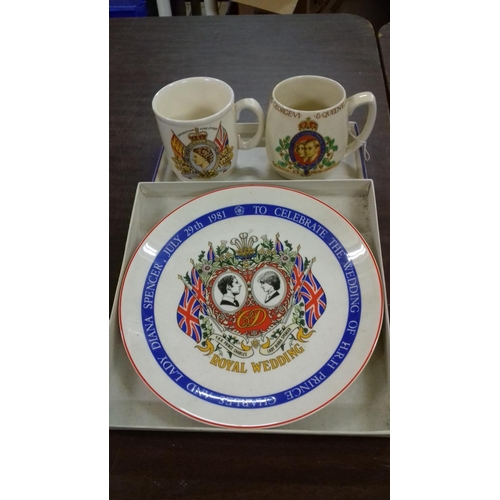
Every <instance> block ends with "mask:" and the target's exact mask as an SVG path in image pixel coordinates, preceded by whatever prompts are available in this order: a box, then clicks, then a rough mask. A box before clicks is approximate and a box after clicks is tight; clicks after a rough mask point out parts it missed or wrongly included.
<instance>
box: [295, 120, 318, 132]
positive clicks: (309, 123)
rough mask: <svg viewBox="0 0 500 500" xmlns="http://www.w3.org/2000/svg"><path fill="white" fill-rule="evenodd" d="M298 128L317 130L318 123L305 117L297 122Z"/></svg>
mask: <svg viewBox="0 0 500 500" xmlns="http://www.w3.org/2000/svg"><path fill="white" fill-rule="evenodd" d="M299 130H318V124H317V123H316V122H315V121H313V120H311V119H310V118H306V119H305V120H304V121H302V122H300V123H299Z"/></svg>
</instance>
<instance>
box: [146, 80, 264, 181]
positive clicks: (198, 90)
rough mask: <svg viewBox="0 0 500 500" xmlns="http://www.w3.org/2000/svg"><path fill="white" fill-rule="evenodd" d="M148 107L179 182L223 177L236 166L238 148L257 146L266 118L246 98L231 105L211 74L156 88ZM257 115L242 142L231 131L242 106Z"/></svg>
mask: <svg viewBox="0 0 500 500" xmlns="http://www.w3.org/2000/svg"><path fill="white" fill-rule="evenodd" d="M152 106H153V111H154V113H155V116H156V121H157V123H158V129H159V131H160V135H161V138H162V142H163V146H164V148H165V152H166V154H167V159H168V162H169V163H170V164H171V166H172V170H173V171H174V172H175V174H176V175H177V177H178V178H179V179H180V180H182V181H199V180H201V181H203V180H218V181H219V180H223V179H225V178H226V177H229V176H230V175H231V174H232V172H233V171H234V169H235V168H236V162H237V159H238V149H251V148H254V147H256V146H257V145H258V144H259V142H260V140H261V139H262V135H263V132H264V125H265V117H264V112H263V110H262V107H261V106H260V104H259V103H258V102H257V101H256V100H255V99H251V98H247V99H241V100H240V101H238V102H236V104H235V103H234V92H233V89H232V88H231V87H230V86H229V85H228V84H227V83H225V82H223V81H221V80H217V79H216V78H208V77H194V78H186V79H184V80H178V81H176V82H173V83H170V84H169V85H167V86H166V87H163V88H162V89H161V90H159V91H158V92H157V93H156V95H155V96H154V98H153V102H152ZM245 108H246V109H250V110H252V111H253V112H254V113H255V114H256V115H257V119H258V127H257V133H256V134H255V136H254V137H252V138H251V139H248V140H243V139H241V137H239V136H238V134H237V132H236V120H237V118H238V117H239V114H240V112H241V110H243V109H245Z"/></svg>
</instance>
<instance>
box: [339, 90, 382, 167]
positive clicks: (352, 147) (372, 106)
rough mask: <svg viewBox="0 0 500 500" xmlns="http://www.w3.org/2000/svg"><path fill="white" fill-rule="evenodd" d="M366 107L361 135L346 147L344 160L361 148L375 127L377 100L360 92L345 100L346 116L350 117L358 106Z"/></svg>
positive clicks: (367, 93)
mask: <svg viewBox="0 0 500 500" xmlns="http://www.w3.org/2000/svg"><path fill="white" fill-rule="evenodd" d="M363 105H366V106H368V116H367V117H366V123H365V126H364V127H363V130H362V131H361V133H360V134H359V135H358V136H357V137H356V138H355V140H354V141H352V142H351V143H350V144H349V145H348V146H347V149H346V151H345V154H344V158H345V157H346V156H348V155H350V154H351V153H354V151H356V150H357V149H359V147H360V146H362V145H363V144H364V143H365V142H366V140H367V139H368V137H369V135H370V134H371V132H372V130H373V125H375V118H376V117H377V100H376V99H375V96H374V95H373V94H372V93H371V92H360V93H359V94H355V95H353V96H351V97H349V98H348V99H347V115H348V116H351V115H352V113H353V112H354V110H355V109H356V108H358V107H359V106H363Z"/></svg>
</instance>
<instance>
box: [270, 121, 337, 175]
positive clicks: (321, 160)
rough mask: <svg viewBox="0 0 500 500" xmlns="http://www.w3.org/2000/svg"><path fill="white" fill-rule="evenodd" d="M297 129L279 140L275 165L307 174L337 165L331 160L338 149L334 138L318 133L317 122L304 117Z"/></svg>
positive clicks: (323, 170) (282, 168)
mask: <svg viewBox="0 0 500 500" xmlns="http://www.w3.org/2000/svg"><path fill="white" fill-rule="evenodd" d="M298 129H299V132H298V133H297V134H295V135H294V136H293V137H292V138H290V136H287V137H285V138H284V139H280V140H279V146H278V147H277V148H276V151H277V152H278V153H279V155H280V156H281V160H280V161H277V162H273V165H274V166H275V167H277V168H279V169H281V170H285V171H288V172H294V173H300V175H302V176H309V175H312V174H317V173H321V172H325V171H326V170H329V169H331V168H333V167H335V166H336V165H338V163H339V162H335V161H334V160H333V154H334V152H335V151H337V149H338V146H337V145H336V144H335V139H331V138H330V137H323V136H322V135H320V134H319V133H318V132H317V130H318V124H317V122H315V121H314V120H311V118H306V119H305V120H303V121H301V122H300V123H299V126H298Z"/></svg>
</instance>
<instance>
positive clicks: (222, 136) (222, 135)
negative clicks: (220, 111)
mask: <svg viewBox="0 0 500 500" xmlns="http://www.w3.org/2000/svg"><path fill="white" fill-rule="evenodd" d="M214 142H215V144H216V145H217V147H218V148H219V151H224V148H225V147H226V146H227V144H228V142H229V139H228V137H227V131H226V129H225V128H224V127H223V126H222V123H219V130H217V135H216V136H215V139H214Z"/></svg>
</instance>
